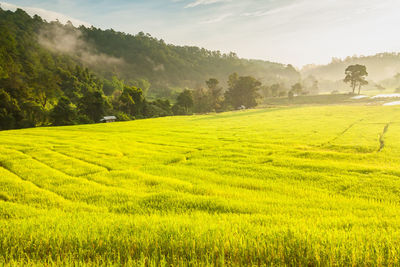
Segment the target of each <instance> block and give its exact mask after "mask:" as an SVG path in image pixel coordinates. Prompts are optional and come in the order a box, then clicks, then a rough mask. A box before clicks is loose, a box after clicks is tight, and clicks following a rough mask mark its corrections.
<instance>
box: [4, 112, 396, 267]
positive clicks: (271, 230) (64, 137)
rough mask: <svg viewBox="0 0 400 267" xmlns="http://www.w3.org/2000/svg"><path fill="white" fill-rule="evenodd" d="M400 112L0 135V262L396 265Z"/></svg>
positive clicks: (236, 116)
mask: <svg viewBox="0 0 400 267" xmlns="http://www.w3.org/2000/svg"><path fill="white" fill-rule="evenodd" d="M399 116H400V108H398V107H378V106H330V107H303V108H285V109H260V110H250V111H238V112H230V113H223V114H211V115H202V116H188V117H168V118H161V119H150V120H141V121H134V122H122V123H113V124H98V125H86V126H68V127H55V128H36V129H28V130H16V131H4V132H0V263H8V264H10V265H21V264H25V265H43V264H49V265H60V264H64V265H77V264H78V265H79V264H86V265H99V264H105V265H107V264H108V265H110V264H115V265H123V264H127V265H144V266H148V265H154V266H159V265H168V266H169V265H171V264H172V265H179V264H181V265H193V266H197V265H263V264H265V265H303V266H304V265H399V264H400V258H399V255H400V224H399V223H398V222H399V219H400V209H399V208H400V206H399V204H398V203H399V201H400V169H399V167H398V166H399V163H400V156H399V152H400V142H399V140H400V139H399V137H400V119H397V118H399ZM386 126H387V130H386V131H384V129H385V127H386ZM382 143H383V144H384V145H383V147H382Z"/></svg>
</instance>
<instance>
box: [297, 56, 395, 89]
mask: <svg viewBox="0 0 400 267" xmlns="http://www.w3.org/2000/svg"><path fill="white" fill-rule="evenodd" d="M354 64H361V65H365V66H366V67H367V69H368V73H369V75H368V79H370V80H373V81H375V82H379V81H382V80H387V79H390V78H393V77H394V76H396V75H397V74H398V73H400V53H380V54H376V55H373V56H353V57H347V58H345V59H343V60H342V59H333V60H332V62H331V63H329V64H327V65H314V66H313V65H309V66H306V67H305V68H303V70H302V71H301V73H302V76H303V77H307V76H308V75H313V76H314V77H316V78H317V79H322V80H333V81H336V80H341V79H343V78H344V70H345V69H346V67H347V66H349V65H354Z"/></svg>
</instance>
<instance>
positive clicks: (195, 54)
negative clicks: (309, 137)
mask: <svg viewBox="0 0 400 267" xmlns="http://www.w3.org/2000/svg"><path fill="white" fill-rule="evenodd" d="M236 73H237V74H236ZM231 74H234V75H231ZM228 78H229V83H228ZM299 79H300V74H299V73H298V72H297V71H296V70H295V69H294V68H293V67H292V66H291V65H288V66H286V65H282V64H277V63H270V62H265V61H256V60H245V59H239V58H238V57H237V56H236V55H235V54H234V53H230V54H221V53H220V52H213V51H208V50H205V49H201V48H197V47H180V46H174V45H168V44H166V43H165V42H164V41H162V40H158V39H156V38H153V37H151V36H150V35H148V34H144V33H139V34H137V35H129V34H124V33H120V32H116V31H114V30H105V31H103V30H100V29H96V28H93V27H91V28H86V27H83V26H81V27H79V28H76V27H74V26H73V25H72V24H71V23H67V25H62V24H60V23H59V22H51V23H48V22H46V21H44V20H42V19H41V18H40V17H39V16H34V17H31V16H29V15H28V14H27V13H26V12H24V11H23V10H21V9H18V10H16V11H15V12H11V11H4V10H2V9H0V130H2V129H3V130H4V129H13V128H24V127H34V126H46V125H71V124H78V123H94V122H98V121H99V120H100V119H101V118H102V116H104V115H110V114H113V115H116V116H117V118H118V120H130V119H137V118H149V117H159V116H168V115H173V114H176V115H182V114H190V113H192V112H208V111H222V110H229V109H231V108H236V106H240V105H244V104H245V105H246V106H248V107H250V106H254V105H256V104H257V103H256V98H257V97H258V96H259V95H258V94H257V93H256V92H257V91H259V90H260V89H261V83H260V81H261V82H262V83H263V85H270V84H273V83H277V82H279V83H280V84H286V85H287V86H290V85H291V84H293V83H295V82H298V81H299ZM206 81H208V82H207V83H206ZM228 85H229V86H228ZM243 86H244V87H243ZM204 88H206V89H204ZM238 88H239V89H240V90H242V89H243V88H245V89H243V90H242V91H243V92H242V93H241V94H239V95H237V96H236V95H235V97H233V95H234V94H232V92H233V91H235V90H236V89H238ZM241 88H242V89H241ZM248 88H250V89H248ZM187 89H189V90H187ZM229 90H231V91H230V92H228V91H229ZM240 90H239V91H240ZM193 92H196V93H195V94H194V95H192V93H193ZM224 92H226V93H225V98H224ZM243 94H244V95H243ZM238 97H239V100H238V99H236V98H238ZM175 100H177V102H176V103H175V104H174V105H172V104H173V103H171V101H173V102H175ZM235 105H236V106H235Z"/></svg>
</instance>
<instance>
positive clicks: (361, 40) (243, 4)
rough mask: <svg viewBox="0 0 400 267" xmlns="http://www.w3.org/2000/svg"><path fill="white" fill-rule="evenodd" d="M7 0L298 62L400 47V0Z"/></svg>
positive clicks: (82, 20)
mask: <svg viewBox="0 0 400 267" xmlns="http://www.w3.org/2000/svg"><path fill="white" fill-rule="evenodd" d="M0 6H1V7H2V8H3V9H11V10H12V9H15V8H16V7H21V8H23V9H25V10H26V11H27V12H28V13H29V14H38V15H40V16H41V17H43V18H45V19H46V20H48V21H51V20H55V19H57V18H58V19H59V20H60V21H61V22H66V21H67V20H71V21H72V22H73V24H74V25H76V26H77V25H80V24H84V25H87V26H89V25H93V26H95V27H99V28H102V29H109V28H112V29H114V30H117V31H123V32H126V33H131V34H136V33H138V32H140V31H143V32H145V33H150V34H151V35H152V36H154V37H156V38H159V39H163V40H164V41H166V42H167V43H172V44H176V45H195V46H199V47H204V48H206V49H210V50H220V51H221V52H231V51H232V52H235V53H237V54H238V56H239V57H242V58H251V59H262V60H268V61H274V62H280V63H285V64H293V65H295V66H297V67H302V66H304V65H306V64H326V63H329V62H330V61H331V59H332V58H333V57H335V58H344V57H346V56H353V55H372V54H376V53H381V52H400V34H399V33H398V29H397V28H398V25H400V16H399V15H398V10H400V1H399V0H144V1H139V0H85V1H83V0H14V1H12V0H8V1H0Z"/></svg>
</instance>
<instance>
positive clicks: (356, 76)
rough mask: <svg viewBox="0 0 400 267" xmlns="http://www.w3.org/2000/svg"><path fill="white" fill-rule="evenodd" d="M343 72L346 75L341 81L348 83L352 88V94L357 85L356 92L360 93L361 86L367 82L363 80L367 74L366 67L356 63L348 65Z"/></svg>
mask: <svg viewBox="0 0 400 267" xmlns="http://www.w3.org/2000/svg"><path fill="white" fill-rule="evenodd" d="M345 74H346V77H345V78H344V80H343V81H344V82H345V83H349V84H350V86H351V88H352V89H353V94H354V92H355V89H356V87H357V86H358V94H360V92H361V87H362V86H363V85H367V84H368V82H367V81H366V80H365V78H366V76H368V72H367V67H365V66H363V65H359V64H357V65H351V66H348V67H347V68H346V71H345Z"/></svg>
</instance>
